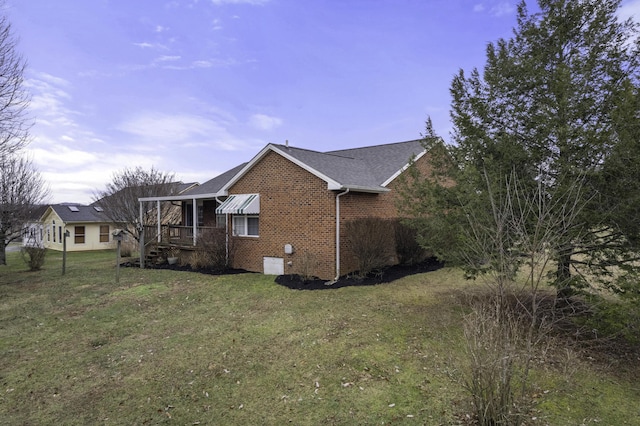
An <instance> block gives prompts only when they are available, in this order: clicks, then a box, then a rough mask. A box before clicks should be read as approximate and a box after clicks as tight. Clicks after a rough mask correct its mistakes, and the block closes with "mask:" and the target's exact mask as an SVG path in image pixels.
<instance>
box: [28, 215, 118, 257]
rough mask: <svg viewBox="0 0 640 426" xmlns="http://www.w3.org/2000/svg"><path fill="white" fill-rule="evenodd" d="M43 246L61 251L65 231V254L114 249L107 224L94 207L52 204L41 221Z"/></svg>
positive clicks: (110, 230) (110, 229) (110, 224)
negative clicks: (66, 234)
mask: <svg viewBox="0 0 640 426" xmlns="http://www.w3.org/2000/svg"><path fill="white" fill-rule="evenodd" d="M40 226H41V227H42V245H43V246H44V247H45V248H48V249H52V250H60V251H62V249H63V247H64V236H65V233H66V232H67V231H68V232H69V236H68V237H67V251H86V250H104V249H111V248H114V247H115V243H114V241H113V236H112V235H111V232H112V231H113V229H114V225H113V224H112V223H110V222H109V220H108V219H107V217H106V216H105V215H104V214H103V213H102V209H101V208H100V207H97V206H82V205H74V204H53V205H50V206H48V207H47V209H46V210H45V212H44V213H43V215H42V217H41V218H40Z"/></svg>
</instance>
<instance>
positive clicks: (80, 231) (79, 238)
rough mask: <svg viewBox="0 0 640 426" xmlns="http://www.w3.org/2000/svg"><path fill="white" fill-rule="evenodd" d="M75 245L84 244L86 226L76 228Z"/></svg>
mask: <svg viewBox="0 0 640 426" xmlns="http://www.w3.org/2000/svg"><path fill="white" fill-rule="evenodd" d="M74 243H76V244H84V226H76V227H75V229H74Z"/></svg>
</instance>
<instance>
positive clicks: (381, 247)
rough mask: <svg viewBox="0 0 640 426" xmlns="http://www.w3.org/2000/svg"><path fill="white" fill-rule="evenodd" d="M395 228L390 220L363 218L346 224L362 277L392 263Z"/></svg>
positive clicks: (348, 237)
mask: <svg viewBox="0 0 640 426" xmlns="http://www.w3.org/2000/svg"><path fill="white" fill-rule="evenodd" d="M393 229H394V226H393V224H392V223H391V222H390V221H389V220H384V219H378V218H362V219H356V220H352V221H349V222H347V223H346V224H345V231H346V234H347V241H348V242H349V246H350V247H351V251H352V253H353V255H354V256H355V258H356V261H357V264H358V272H359V275H360V276H365V275H367V274H369V273H370V272H372V271H375V270H376V269H380V268H382V267H384V266H387V265H389V264H390V263H391V259H392V258H393V256H394V254H395V253H394V249H395V244H394V241H393V240H394V231H393Z"/></svg>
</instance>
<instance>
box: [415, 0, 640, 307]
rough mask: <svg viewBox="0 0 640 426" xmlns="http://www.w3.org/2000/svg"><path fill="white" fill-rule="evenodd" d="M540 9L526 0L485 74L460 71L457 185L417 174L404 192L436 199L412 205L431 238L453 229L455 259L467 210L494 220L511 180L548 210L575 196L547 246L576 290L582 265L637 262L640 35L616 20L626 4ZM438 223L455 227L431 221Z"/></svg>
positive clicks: (450, 250)
mask: <svg viewBox="0 0 640 426" xmlns="http://www.w3.org/2000/svg"><path fill="white" fill-rule="evenodd" d="M538 6H539V12H536V13H530V12H529V10H528V9H527V5H526V2H525V1H522V2H521V3H520V4H519V5H518V12H517V26H516V28H515V29H514V35H513V37H512V38H510V39H508V40H504V39H501V40H498V41H497V42H496V43H490V44H489V45H488V46H487V60H486V65H485V67H484V70H483V72H482V73H481V72H479V71H478V70H477V69H474V70H472V71H471V73H470V74H469V75H467V74H465V72H464V71H463V70H461V71H460V72H459V74H458V75H456V76H455V78H454V79H453V82H452V85H451V94H452V97H453V100H452V111H451V116H452V120H453V123H454V132H453V142H454V143H453V144H452V145H451V146H448V147H447V155H448V156H449V157H450V158H451V159H452V160H453V161H452V162H451V164H455V167H446V170H445V169H440V170H439V171H438V173H442V172H443V171H444V172H446V173H447V174H448V176H449V178H451V179H453V180H455V182H456V185H454V186H449V187H447V188H444V189H436V188H435V185H432V184H431V183H430V181H429V180H428V179H427V180H420V179H417V178H414V180H413V183H414V184H413V185H410V186H409V187H407V188H408V190H407V191H406V192H405V195H407V194H410V193H413V195H410V196H408V197H405V200H406V201H410V200H411V197H413V198H414V200H413V201H415V198H416V195H417V194H418V192H421V193H422V194H423V195H424V196H425V197H426V196H430V197H432V198H431V201H432V202H431V203H429V202H428V201H423V202H421V203H418V204H414V206H417V207H416V208H414V211H408V212H409V213H410V215H411V216H413V217H414V218H419V222H416V223H417V224H418V228H419V229H420V230H422V231H423V233H422V240H421V241H422V242H423V243H424V244H425V245H431V244H429V241H430V240H433V241H440V240H442V239H445V238H446V236H443V235H442V234H440V238H437V237H436V235H437V234H438V233H439V229H446V230H447V233H448V235H449V236H455V238H451V241H452V244H450V245H449V246H448V247H447V246H445V247H444V249H442V247H441V249H440V253H439V254H441V256H442V257H444V258H445V259H454V260H455V259H457V258H458V255H459V254H460V253H461V251H462V250H463V249H464V245H465V238H464V235H465V232H464V230H465V223H467V220H468V218H469V213H470V212H473V214H472V216H473V218H474V220H479V221H482V220H483V217H487V214H486V212H490V211H491V204H490V203H491V202H495V200H502V199H504V197H508V196H512V195H513V194H507V193H506V190H507V189H508V188H509V185H505V183H506V182H517V184H518V187H519V188H520V190H519V192H518V193H519V195H520V196H522V195H523V194H537V195H536V196H538V197H544V203H545V206H551V208H554V207H553V206H556V208H557V209H566V208H567V207H568V204H567V199H568V197H569V195H570V196H571V197H573V199H574V201H573V204H572V206H573V207H572V214H571V215H569V216H567V217H570V218H571V221H570V223H567V221H560V223H557V224H556V225H554V226H557V227H558V229H557V232H556V234H557V235H561V236H562V238H559V239H558V238H556V239H554V241H555V243H554V246H553V247H550V249H551V250H553V253H554V255H555V259H556V263H557V270H556V271H555V276H554V279H553V281H554V283H555V284H556V285H557V286H558V287H559V288H560V289H561V290H563V291H564V292H566V293H567V294H568V293H570V292H571V290H572V289H574V288H575V287H577V286H579V285H583V284H584V283H585V282H584V280H582V279H581V278H580V274H574V271H577V270H578V269H576V268H581V270H582V271H585V267H586V268H588V269H589V272H590V273H597V276H599V277H604V276H606V275H607V274H610V273H611V268H612V267H618V268H619V267H624V265H629V264H631V263H632V262H633V260H634V259H635V252H637V250H638V249H639V248H640V247H639V246H640V245H639V243H640V232H639V231H640V230H639V225H638V219H637V218H638V215H637V211H638V210H639V209H640V207H639V206H638V201H639V200H640V186H639V185H638V181H639V180H638V178H640V176H639V173H640V170H639V168H640V130H639V122H640V113H639V111H640V110H639V108H638V105H639V101H638V93H639V92H638V87H639V81H638V80H639V75H638V70H639V69H640V68H639V65H640V58H639V52H640V38H639V37H638V34H639V33H638V28H637V25H636V24H634V23H633V22H632V21H630V20H628V21H624V22H621V21H619V20H618V18H617V16H616V12H617V10H618V8H619V6H620V0H539V2H538ZM433 136H434V135H431V138H430V140H433ZM436 177H437V176H436ZM436 180H437V179H436ZM417 188H420V189H417ZM531 196H532V195H531ZM560 199H561V200H562V202H557V200H560ZM409 204H410V203H405V206H407V205H409ZM419 206H422V208H420V207H419ZM576 212H578V214H576ZM553 216H554V217H561V216H562V212H561V211H557V212H555V213H554V215H553ZM487 220H490V218H487ZM438 222H440V223H441V224H442V223H446V224H447V226H442V225H440V226H433V224H435V223H438ZM429 224H430V225H429ZM513 241H514V243H515V242H517V239H513ZM430 248H432V249H436V252H438V248H436V247H434V246H433V245H431V247H430ZM629 270H631V269H629ZM590 276H596V275H590Z"/></svg>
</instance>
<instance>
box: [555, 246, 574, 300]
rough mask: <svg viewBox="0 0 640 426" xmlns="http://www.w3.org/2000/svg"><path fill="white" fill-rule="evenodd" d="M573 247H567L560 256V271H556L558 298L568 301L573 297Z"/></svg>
mask: <svg viewBox="0 0 640 426" xmlns="http://www.w3.org/2000/svg"><path fill="white" fill-rule="evenodd" d="M572 253H573V247H565V248H564V249H563V250H561V251H560V253H559V254H558V269H557V271H556V283H555V285H556V288H557V289H558V297H559V298H560V299H563V300H566V299H568V298H569V297H571V296H572V295H573V288H572V287H571V270H570V266H571V254H572Z"/></svg>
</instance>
